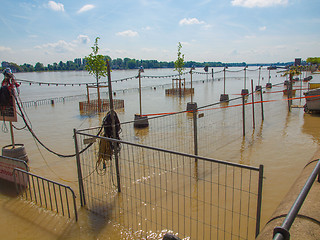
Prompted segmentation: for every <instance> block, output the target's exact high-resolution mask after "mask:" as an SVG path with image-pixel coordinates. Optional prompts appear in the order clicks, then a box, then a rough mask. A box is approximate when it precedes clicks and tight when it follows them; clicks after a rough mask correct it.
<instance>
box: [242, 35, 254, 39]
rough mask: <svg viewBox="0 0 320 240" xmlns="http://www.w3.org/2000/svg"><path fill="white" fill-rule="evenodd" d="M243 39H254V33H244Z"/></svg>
mask: <svg viewBox="0 0 320 240" xmlns="http://www.w3.org/2000/svg"><path fill="white" fill-rule="evenodd" d="M244 38H245V39H254V38H257V37H256V36H255V35H246V36H244Z"/></svg>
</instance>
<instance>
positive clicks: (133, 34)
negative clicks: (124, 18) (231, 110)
mask: <svg viewBox="0 0 320 240" xmlns="http://www.w3.org/2000/svg"><path fill="white" fill-rule="evenodd" d="M116 35H117V36H122V37H137V36H138V35H139V34H138V32H135V31H132V30H126V31H123V32H117V33H116Z"/></svg>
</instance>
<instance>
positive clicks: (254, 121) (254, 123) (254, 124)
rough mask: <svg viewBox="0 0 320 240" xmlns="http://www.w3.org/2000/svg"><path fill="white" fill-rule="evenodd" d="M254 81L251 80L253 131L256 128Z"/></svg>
mask: <svg viewBox="0 0 320 240" xmlns="http://www.w3.org/2000/svg"><path fill="white" fill-rule="evenodd" d="M253 93H254V92H253V79H251V95H252V121H253V129H255V128H256V120H255V117H254V96H253Z"/></svg>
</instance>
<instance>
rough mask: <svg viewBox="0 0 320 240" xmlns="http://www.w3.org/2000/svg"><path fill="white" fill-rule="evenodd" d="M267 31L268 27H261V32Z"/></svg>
mask: <svg viewBox="0 0 320 240" xmlns="http://www.w3.org/2000/svg"><path fill="white" fill-rule="evenodd" d="M266 29H267V27H266V26H263V27H259V30H260V31H265V30H266Z"/></svg>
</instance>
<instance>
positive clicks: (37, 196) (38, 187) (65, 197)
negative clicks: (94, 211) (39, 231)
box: [13, 168, 78, 221]
mask: <svg viewBox="0 0 320 240" xmlns="http://www.w3.org/2000/svg"><path fill="white" fill-rule="evenodd" d="M13 176H14V182H15V185H16V189H17V193H18V194H19V193H22V197H24V198H25V199H26V200H27V201H31V202H34V203H35V204H36V205H38V206H40V207H43V208H46V209H48V210H51V211H54V212H56V213H58V214H61V215H62V216H65V215H67V216H68V217H69V218H71V217H72V214H73V215H74V217H75V219H76V221H78V213H77V206H76V196H75V194H74V191H73V190H72V189H71V188H70V187H69V186H66V185H63V184H60V183H57V182H55V181H51V180H49V179H46V178H43V177H40V176H37V175H35V174H33V173H30V172H26V171H24V170H22V169H18V168H15V169H14V170H13ZM72 206H73V210H72Z"/></svg>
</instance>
